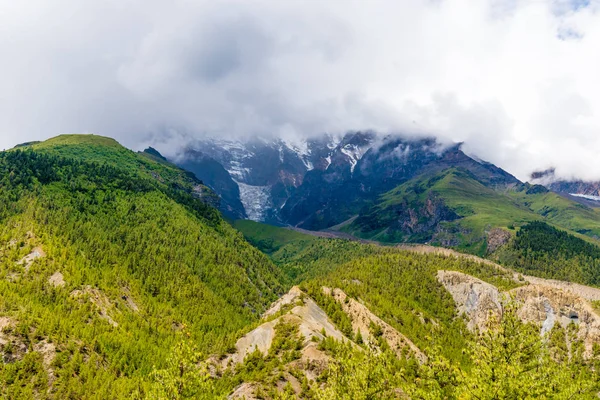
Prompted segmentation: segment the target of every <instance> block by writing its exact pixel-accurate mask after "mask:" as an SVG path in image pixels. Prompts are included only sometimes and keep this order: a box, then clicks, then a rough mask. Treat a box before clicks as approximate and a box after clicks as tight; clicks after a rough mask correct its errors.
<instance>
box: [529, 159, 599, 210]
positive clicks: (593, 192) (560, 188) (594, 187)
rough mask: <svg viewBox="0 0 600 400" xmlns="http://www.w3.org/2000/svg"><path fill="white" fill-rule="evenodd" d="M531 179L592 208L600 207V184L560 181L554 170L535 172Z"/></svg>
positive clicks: (575, 180) (577, 180)
mask: <svg viewBox="0 0 600 400" xmlns="http://www.w3.org/2000/svg"><path fill="white" fill-rule="evenodd" d="M531 179H532V181H533V182H536V183H539V184H542V185H544V186H546V187H547V188H548V189H550V190H552V191H554V192H556V193H561V194H563V195H565V196H567V197H570V198H572V199H573V200H576V201H580V202H582V203H583V204H586V205H590V206H592V207H600V182H593V181H582V180H579V179H574V180H564V179H558V178H557V177H556V175H555V170H554V169H553V168H550V169H548V170H545V171H539V172H534V173H532V174H531ZM586 200H587V201H586Z"/></svg>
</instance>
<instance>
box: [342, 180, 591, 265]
mask: <svg viewBox="0 0 600 400" xmlns="http://www.w3.org/2000/svg"><path fill="white" fill-rule="evenodd" d="M430 194H434V195H435V196H437V197H440V198H442V199H443V200H444V202H445V204H446V205H447V206H449V207H450V208H451V209H452V210H453V211H455V212H456V213H457V214H458V215H460V216H461V217H462V218H460V219H458V220H456V221H452V222H443V223H442V224H441V225H442V226H443V227H444V228H446V230H447V231H451V232H454V233H453V235H455V236H456V237H457V238H458V239H459V242H460V245H459V246H458V247H459V248H461V249H462V250H465V251H469V252H472V253H477V254H482V255H483V254H484V253H485V231H486V230H488V229H490V228H494V227H501V228H507V227H513V226H517V227H518V226H521V225H523V224H525V223H527V222H529V221H536V220H545V221H547V222H549V223H551V224H553V225H556V226H560V227H563V228H565V229H568V230H570V231H571V232H573V233H575V232H580V233H585V234H589V235H599V234H600V213H599V212H598V211H596V210H593V209H590V208H587V207H585V206H582V205H580V204H577V203H574V202H572V201H569V200H567V199H565V198H562V197H560V196H558V195H557V194H555V193H538V194H526V192H525V191H515V190H507V191H505V192H503V191H498V190H494V189H491V188H488V187H486V186H484V185H482V184H481V183H479V182H478V181H477V180H476V179H474V177H472V176H471V175H469V174H468V173H466V172H464V171H462V170H457V169H449V170H446V171H444V172H442V173H440V174H437V175H434V176H425V177H419V178H416V179H413V180H411V181H409V182H406V183H404V184H403V185H401V186H398V187H397V188H395V189H393V190H392V191H390V192H388V193H385V194H384V195H382V196H381V198H380V202H379V203H378V204H377V205H376V206H374V207H373V208H372V209H371V210H369V213H370V214H380V215H385V214H386V213H388V214H389V213H391V212H393V207H394V206H397V205H400V204H403V203H406V202H408V204H409V205H414V206H415V207H420V206H422V204H424V202H425V200H426V199H427V197H428V196H429V195H430ZM390 218H393V215H390ZM345 230H346V231H348V232H350V233H352V234H355V235H357V236H360V237H363V238H369V239H374V240H381V241H383V242H385V241H388V240H386V239H389V237H390V236H391V235H390V233H389V232H388V231H387V230H386V227H385V226H382V227H381V228H380V229H378V230H373V231H365V230H361V227H359V226H357V224H356V223H354V224H352V225H349V226H348V227H346V228H345ZM392 237H393V236H392Z"/></svg>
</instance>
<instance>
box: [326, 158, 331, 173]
mask: <svg viewBox="0 0 600 400" xmlns="http://www.w3.org/2000/svg"><path fill="white" fill-rule="evenodd" d="M325 161H327V165H326V166H325V170H327V168H329V166H330V165H331V155H329V156H327V157H325Z"/></svg>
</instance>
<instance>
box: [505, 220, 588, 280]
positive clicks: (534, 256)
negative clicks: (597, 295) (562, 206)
mask: <svg viewBox="0 0 600 400" xmlns="http://www.w3.org/2000/svg"><path fill="white" fill-rule="evenodd" d="M494 258H496V259H497V260H498V261H499V262H501V263H502V264H504V265H506V266H508V267H511V268H514V269H515V270H517V271H521V272H523V273H526V274H530V275H535V276H540V277H543V278H554V279H560V280H566V281H571V282H577V283H582V284H586V285H594V286H599V285H600V247H598V246H597V245H595V244H592V243H590V242H588V241H585V240H583V239H581V238H579V237H576V236H574V235H571V234H569V233H568V232H565V231H563V230H559V229H557V228H555V227H552V226H550V225H548V224H546V223H543V222H531V223H529V224H527V225H525V226H523V227H522V228H521V229H520V230H519V231H518V232H517V234H516V237H515V238H514V239H513V240H512V241H511V242H510V243H509V244H507V245H506V246H505V247H503V248H501V249H500V250H498V251H497V252H496V254H494Z"/></svg>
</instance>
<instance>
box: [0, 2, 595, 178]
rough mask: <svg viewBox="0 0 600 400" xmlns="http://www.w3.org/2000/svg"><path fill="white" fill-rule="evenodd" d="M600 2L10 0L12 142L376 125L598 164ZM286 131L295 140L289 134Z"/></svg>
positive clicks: (499, 160)
mask: <svg viewBox="0 0 600 400" xmlns="http://www.w3.org/2000/svg"><path fill="white" fill-rule="evenodd" d="M599 9H600V2H599V1H598V0H589V1H588V0H586V1H582V0H542V1H525V0H475V1H473V0H436V1H421V2H415V1H391V0H375V1H369V2H365V1H362V0H345V1H333V0H331V1H323V2H301V1H293V0H292V1H285V2H281V1H274V0H269V1H267V0H258V1H253V2H248V1H241V0H239V1H234V0H228V1H219V2H215V1H187V0H175V1H173V2H161V1H156V0H147V1H141V0H126V1H117V0H105V1H99V2H81V1H75V0H56V1H54V2H51V3H49V2H47V1H42V0H31V1H29V2H27V3H26V4H25V3H19V2H14V1H8V0H0V27H1V28H0V29H1V30H2V35H0V53H1V54H2V55H3V62H2V64H1V65H0V72H1V73H0V93H1V94H0V148H7V147H11V146H13V145H15V144H17V143H19V142H23V141H28V140H35V139H43V138H47V137H50V136H55V135H57V134H60V133H68V132H94V133H98V134H102V135H107V136H112V137H115V138H116V139H118V140H119V141H121V142H122V143H123V144H125V145H127V146H130V147H134V148H138V149H139V148H142V147H144V146H146V145H153V144H160V145H162V148H166V149H171V151H173V152H175V151H176V150H177V149H178V148H179V147H181V146H185V144H186V143H189V142H191V141H195V140H197V139H199V138H202V137H206V136H211V137H224V138H248V137H254V136H261V137H270V136H275V137H285V138H288V139H289V138H302V137H310V136H314V135H318V134H322V133H324V132H328V133H334V134H340V133H343V132H347V131H357V130H368V129H372V130H375V131H377V132H383V133H386V132H401V133H403V134H404V135H409V136H431V135H434V136H437V137H439V138H440V140H441V141H442V142H445V143H451V142H464V143H465V144H464V146H463V149H464V150H465V151H466V152H467V153H470V154H473V155H476V156H477V157H479V158H481V159H484V160H488V161H491V162H493V163H495V164H497V165H499V166H501V167H503V168H505V169H507V170H508V171H510V172H512V173H514V174H516V175H517V176H518V177H519V178H521V179H527V178H528V177H529V174H530V173H531V172H532V171H535V170H540V169H544V168H547V167H550V166H552V167H554V168H555V173H556V175H557V176H563V177H569V176H576V177H579V178H582V179H600V162H599V161H598V156H597V155H598V154H600V90H598V88H599V87H600V75H598V73H597V71H598V70H599V67H600V53H598V51H597V48H598V44H600V14H599V13H598V10H599ZM290 140H291V139H290Z"/></svg>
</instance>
